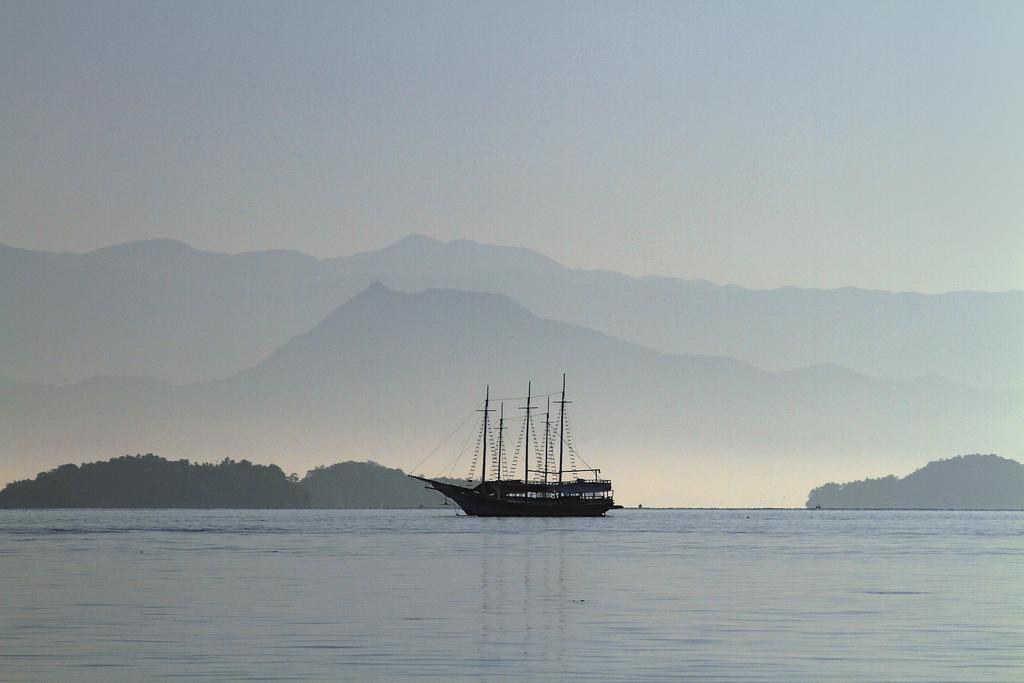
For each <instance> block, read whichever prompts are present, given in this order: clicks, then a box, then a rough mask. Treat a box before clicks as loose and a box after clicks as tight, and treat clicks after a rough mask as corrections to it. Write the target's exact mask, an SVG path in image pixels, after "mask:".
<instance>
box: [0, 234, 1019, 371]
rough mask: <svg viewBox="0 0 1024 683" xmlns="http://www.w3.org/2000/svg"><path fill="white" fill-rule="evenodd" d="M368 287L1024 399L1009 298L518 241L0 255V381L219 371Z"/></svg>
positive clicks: (703, 350) (693, 347)
mask: <svg viewBox="0 0 1024 683" xmlns="http://www.w3.org/2000/svg"><path fill="white" fill-rule="evenodd" d="M374 281H379V282H381V283H383V284H385V285H387V286H388V287H390V288H392V289H395V290H398V291H404V292H417V291H422V290H425V289H438V288H441V289H459V290H467V291H481V292H490V293H497V294H505V295H507V296H509V297H511V298H512V299H513V300H515V301H516V302H518V303H520V304H522V305H524V306H526V307H527V308H528V309H529V310H530V311H532V312H533V313H535V314H537V315H538V316H541V317H545V318H550V319H554V320H562V321H565V322H570V323H574V324H577V325H580V326H583V327H588V328H591V329H594V330H597V331H599V332H603V333H605V334H609V335H612V336H616V337H619V338H621V339H624V340H626V341H631V342H635V343H637V344H640V345H643V346H647V347H650V348H652V349H656V350H659V351H663V352H667V353H677V354H700V355H713V356H728V357H732V358H735V359H737V360H741V361H745V362H748V363H752V364H754V365H756V366H758V367H761V368H764V369H766V370H797V369H801V368H805V367H808V366H811V365H817V364H835V365H839V366H842V367H845V368H848V369H850V370H853V371H855V372H859V373H864V374H868V375H872V376H876V377H880V378H886V379H899V380H907V379H914V378H917V377H921V376H936V377H943V378H946V379H948V380H950V381H953V382H957V383H962V384H968V385H972V386H976V387H979V388H987V389H1010V390H1022V389H1024V354H1022V353H1021V352H1020V349H1021V348H1024V292H1020V291H1009V292H950V293H946V294H918V293H895V292H883V291H873V290H863V289H856V288H843V289H834V290H814V289H796V288H781V289H770V290H749V289H743V288H740V287H735V286H730V285H716V284H712V283H710V282H706V281H700V280H696V281H688V280H679V279H672V278H660V277H645V278H633V277H628V276H626V275H622V274H619V273H611V272H603V271H587V270H577V269H571V268H566V267H564V266H562V265H560V264H558V263H557V262H555V261H553V260H551V259H549V258H547V257H545V256H543V255H541V254H538V253H536V252H533V251H530V250H527V249H521V248H512V247H498V246H491V245H484V244H478V243H475V242H471V241H468V240H454V241H451V242H439V241H437V240H433V239H431V238H429V237H424V236H421V235H411V236H409V237H406V238H404V239H402V240H400V241H398V242H397V243H395V244H392V245H390V246H388V247H385V248H383V249H380V250H377V251H372V252H366V253H361V254H354V255H351V256H347V257H342V258H334V259H316V258H313V257H311V256H307V255H304V254H300V253H297V252H291V251H266V252H254V253H243V254H235V255H228V254H219V253H211V252H204V251H199V250H196V249H193V248H191V247H189V246H188V245H186V244H183V243H181V242H175V241H170V240H156V241H146V242H134V243H128V244H120V245H116V246H112V247H107V248H103V249H99V250H96V251H92V252H89V253H84V254H72V253H52V252H35V251H27V250H23V249H15V248H11V247H3V246H0V319H2V320H3V321H4V324H3V326H2V327H0V377H7V378H10V379H16V380H20V381H26V382H39V383H47V384H68V383H73V382H78V381H81V380H83V379H87V378H89V377H93V376H96V375H103V374H129V375H146V376H153V377H158V378H160V379H163V380H165V381H169V382H173V383H179V384H180V383H194V382H206V381H211V380H216V379H223V378H226V377H229V376H231V375H232V374H234V373H236V372H239V371H241V370H244V369H246V368H249V367H252V366H254V365H256V364H257V363H259V362H261V361H262V360H263V359H264V358H266V357H267V356H268V355H269V354H271V353H272V352H273V351H274V350H275V349H277V348H279V347H280V346H281V345H283V344H284V343H285V342H287V341H288V340H289V339H291V338H292V337H294V336H296V335H298V334H301V333H304V332H306V331H308V330H310V329H312V328H313V327H314V326H315V325H317V324H318V323H319V322H320V321H322V320H323V319H324V318H325V317H326V316H327V315H328V314H329V313H330V312H331V311H333V310H334V309H336V308H337V307H338V306H340V305H341V304H343V303H344V302H345V301H347V300H348V299H349V298H351V297H352V296H354V295H355V294H357V293H358V292H360V291H362V290H363V289H365V288H366V287H367V286H368V285H369V284H370V283H371V282H374Z"/></svg>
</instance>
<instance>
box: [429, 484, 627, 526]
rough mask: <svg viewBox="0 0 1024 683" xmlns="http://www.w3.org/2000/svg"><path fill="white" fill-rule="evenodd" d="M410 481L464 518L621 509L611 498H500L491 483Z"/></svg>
mask: <svg viewBox="0 0 1024 683" xmlns="http://www.w3.org/2000/svg"><path fill="white" fill-rule="evenodd" d="M413 478H414V479H419V480H420V481H422V482H425V483H426V484H428V485H429V488H432V489H434V490H435V491H438V492H440V493H441V494H443V495H444V496H446V497H447V498H450V499H451V500H453V501H454V502H455V504H456V505H458V506H459V507H460V508H462V510H463V512H465V513H466V514H467V515H473V516H476V517H601V516H603V515H604V514H605V513H606V512H608V511H609V510H617V509H620V508H621V507H622V506H621V505H616V504H615V503H614V502H613V501H612V500H611V499H610V498H578V497H573V496H561V497H550V498H541V497H537V498H531V497H525V496H523V497H512V496H504V497H502V496H500V495H499V494H498V490H497V489H496V487H494V486H491V485H490V484H491V482H488V485H486V486H477V487H476V488H472V489H470V488H466V487H464V486H456V485H454V484H446V483H444V482H440V481H434V480H433V479H425V478H423V477H413ZM515 483H518V482H514V483H513V482H510V484H509V486H510V487H512V486H515Z"/></svg>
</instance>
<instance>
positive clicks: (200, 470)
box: [0, 453, 444, 509]
mask: <svg viewBox="0 0 1024 683" xmlns="http://www.w3.org/2000/svg"><path fill="white" fill-rule="evenodd" d="M443 504H444V497H443V496H441V495H440V494H439V493H437V492H436V491H431V490H427V489H426V488H424V487H423V484H422V483H420V482H418V481H415V480H413V479H410V478H409V477H407V476H406V475H405V473H404V472H403V471H402V470H400V469H395V468H390V467H384V466H382V465H378V464H377V463H374V462H342V463H338V464H335V465H331V466H330V467H318V468H316V469H314V470H311V471H309V472H308V473H307V474H306V476H305V478H303V479H299V478H298V476H296V475H294V474H292V475H286V474H285V473H284V471H283V470H282V469H281V468H280V467H278V466H277V465H257V464H253V463H251V462H249V461H248V460H241V461H234V460H230V459H225V460H223V461H221V462H219V463H216V464H213V463H192V462H189V461H188V460H167V459H165V458H162V457H160V456H158V455H153V454H152V453H147V454H145V455H126V456H123V457H120V458H113V459H112V460H107V461H100V462H91V463H86V464H84V465H81V466H78V465H70V464H69V465H61V466H60V467H58V468H56V469H53V470H50V471H48V472H42V473H40V474H39V475H37V476H36V478H35V479H26V480H23V481H16V482H13V483H11V484H8V485H7V486H6V487H5V488H4V489H3V490H2V491H0V508H235V509H249V508H253V509H272V508H273V509H282V508H285V509H286V508H421V507H423V508H426V507H440V506H442V505H443Z"/></svg>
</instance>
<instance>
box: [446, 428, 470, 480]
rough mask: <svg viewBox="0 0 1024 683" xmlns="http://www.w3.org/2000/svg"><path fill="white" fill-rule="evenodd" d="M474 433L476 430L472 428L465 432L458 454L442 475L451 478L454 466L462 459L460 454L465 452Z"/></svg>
mask: <svg viewBox="0 0 1024 683" xmlns="http://www.w3.org/2000/svg"><path fill="white" fill-rule="evenodd" d="M475 434H476V430H473V431H471V432H466V440H465V441H464V442H463V443H462V448H460V449H459V454H458V455H456V456H455V461H454V462H453V463H452V464H451V466H450V467H449V468H448V470H447V471H446V472H445V475H444V476H446V477H448V478H451V476H452V474H453V473H454V472H455V467H456V466H457V465H458V464H459V461H460V460H462V456H463V454H465V452H466V449H467V448H469V442H470V441H472V440H473V437H474V436H475Z"/></svg>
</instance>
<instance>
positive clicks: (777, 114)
mask: <svg viewBox="0 0 1024 683" xmlns="http://www.w3.org/2000/svg"><path fill="white" fill-rule="evenodd" d="M1022 74H1024V3H1020V2H1012V3H1005V4H998V3H975V2H970V3H961V4H946V3H941V2H925V3H909V2H908V3H885V4H871V3H866V2H850V3H839V2H812V3H767V2H749V3H728V2H715V3H708V4H704V3H681V2H671V3H665V4H658V3H646V2H645V3H614V4H613V3H596V2H583V3H563V4H556V3H551V2H538V3H529V2H522V1H519V0H516V1H515V2H506V3H502V4H487V3H481V2H466V3H440V2H415V3H384V2H379V1H374V2H367V3H342V2H332V3H299V2H287V3H268V4H261V3H253V2H244V3H242V2H239V3H228V2H220V3H190V2H172V3H159V2H155V3H154V2H128V3H105V2H78V1H75V2H70V3H48V2H40V1H39V0H32V1H30V2H24V3H20V2H10V1H9V0H5V1H4V2H2V4H0V93H2V96H0V158H2V159H3V162H2V164H0V242H5V243H8V244H11V245H14V246H22V247H29V248H41V249H56V250H75V251H79V250H87V249H91V248H95V247H98V246H102V245H106V244H110V243H113V242H121V241H126V240H132V239H144V238H152V237H174V238H178V239H182V240H185V241H187V242H189V243H191V244H193V245H194V246H196V247H201V248H209V249H215V250H223V251H232V252H235V251H245V250H254V249H265V248H276V247H284V248H294V249H299V250H302V251H305V252H308V253H312V254H314V255H318V256H333V255H341V254H346V253H350V252H352V251H357V250H363V249H371V248H376V247H378V246H381V245H383V244H386V243H388V242H390V241H393V240H395V239H397V238H398V237H400V236H402V235H404V234H407V233H409V232H422V233H426V234H429V235H432V236H434V237H438V238H442V239H449V238H454V237H466V238H470V239H476V240H479V241H487V242H496V243H502V244H516V245H522V246H527V247H531V248H534V249H537V250H540V251H542V252H544V253H546V254H549V255H551V256H553V257H555V258H557V259H558V260H560V261H562V262H564V263H566V264H568V265H574V266H581V267H588V268H608V269H614V270H622V271H626V272H630V273H634V274H643V273H658V274H665V275H677V276H681V277H689V278H695V277H704V278H709V279H712V280H715V281H720V282H735V283H738V284H743V285H749V286H773V285H784V284H796V285H805V286H838V285H847V284H855V285H863V286H870V287H881V288H895V289H919V290H926V291H937V290H948V289H1006V288H1024V126H1022V121H1024V75H1022Z"/></svg>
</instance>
